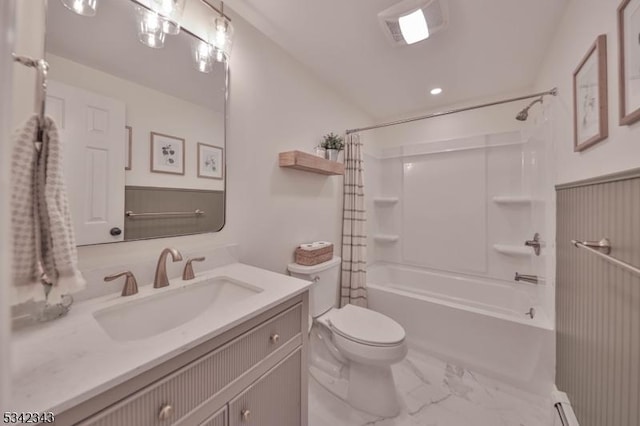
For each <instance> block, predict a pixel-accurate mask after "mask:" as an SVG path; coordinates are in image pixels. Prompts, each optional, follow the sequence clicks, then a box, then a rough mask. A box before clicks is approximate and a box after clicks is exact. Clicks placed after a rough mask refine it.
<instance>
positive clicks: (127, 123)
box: [45, 0, 228, 245]
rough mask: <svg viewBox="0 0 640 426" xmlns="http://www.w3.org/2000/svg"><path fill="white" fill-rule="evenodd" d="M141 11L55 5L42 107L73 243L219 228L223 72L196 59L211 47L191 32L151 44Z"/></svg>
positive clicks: (124, 4)
mask: <svg viewBox="0 0 640 426" xmlns="http://www.w3.org/2000/svg"><path fill="white" fill-rule="evenodd" d="M141 13H144V9H140V5H139V4H138V3H137V2H134V1H125V0H121V1H112V0H109V1H101V2H100V3H99V8H98V10H97V13H96V15H95V16H93V17H86V16H80V15H78V14H76V13H73V12H72V11H70V10H69V9H67V8H66V7H65V6H64V5H63V4H62V2H61V1H59V0H49V2H48V10H47V26H46V43H45V46H46V47H45V49H46V60H47V61H48V62H49V64H50V70H49V76H48V90H47V100H46V111H47V115H49V116H51V117H52V118H53V119H54V120H55V121H56V123H57V125H58V129H59V132H60V136H61V140H62V141H63V145H64V173H65V180H66V183H67V189H68V192H69V203H70V206H71V210H72V216H73V221H74V228H75V234H76V240H77V244H78V245H89V244H101V243H108V242H116V241H129V240H136V239H144V238H156V237H166V236H175V235H187V234H196V233H205V232H217V231H219V230H221V229H222V227H223V226H224V221H225V174H226V170H225V157H226V152H225V151H226V149H225V148H226V147H225V122H226V120H225V114H226V101H227V90H228V87H227V82H228V68H227V66H226V63H225V62H216V61H212V62H211V63H207V64H203V63H202V62H197V61H196V59H198V58H197V52H198V49H199V46H201V45H202V47H204V46H205V45H204V44H203V43H201V40H199V39H198V38H197V37H196V36H194V35H193V34H191V33H189V32H188V31H186V30H185V29H182V30H181V31H180V32H179V34H177V35H166V36H164V35H163V40H160V39H158V40H155V42H154V41H153V40H151V41H150V40H144V34H143V35H140V34H139V31H140V29H139V27H140V25H141V21H140V14H141ZM141 40H142V42H141ZM160 41H162V43H160V44H162V46H161V47H160V46H159V45H158V44H159V42H160ZM143 42H146V43H147V45H145V44H143ZM154 43H155V45H154V46H153V47H150V46H149V44H152V45H153V44H154ZM207 66H210V67H211V68H210V69H204V68H205V67H207ZM198 68H200V69H198ZM203 71H208V72H203Z"/></svg>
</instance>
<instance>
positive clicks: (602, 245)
mask: <svg viewBox="0 0 640 426" xmlns="http://www.w3.org/2000/svg"><path fill="white" fill-rule="evenodd" d="M571 244H573V245H574V246H576V247H578V248H581V249H585V250H588V251H589V252H591V253H593V254H595V255H596V256H599V257H601V258H603V259H604V260H606V261H607V262H611V263H613V264H614V265H618V266H621V267H622V268H624V269H626V270H628V271H630V272H633V273H634V274H636V275H640V269H639V268H637V267H635V266H633V265H631V264H629V263H627V262H623V261H622V260H619V259H616V258H615V257H611V256H609V253H611V241H610V240H609V239H608V238H603V239H601V240H600V241H577V240H571Z"/></svg>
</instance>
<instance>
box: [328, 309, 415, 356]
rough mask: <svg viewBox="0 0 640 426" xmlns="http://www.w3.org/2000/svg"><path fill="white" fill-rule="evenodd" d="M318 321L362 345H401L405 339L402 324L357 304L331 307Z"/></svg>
mask: <svg viewBox="0 0 640 426" xmlns="http://www.w3.org/2000/svg"><path fill="white" fill-rule="evenodd" d="M318 321H320V322H321V323H324V324H325V325H326V326H328V327H329V328H330V329H331V331H333V332H334V333H335V334H337V335H339V336H341V337H343V338H345V339H347V340H349V341H351V342H355V343H358V344H362V345H367V346H375V347H392V346H398V345H401V344H402V343H403V342H404V339H405V332H404V328H402V326H401V325H400V324H398V323H397V322H395V321H394V320H392V319H391V318H389V317H388V316H386V315H383V314H381V313H379V312H375V311H372V310H370V309H365V308H361V307H359V306H355V305H346V306H345V307H343V308H340V309H331V310H330V311H329V312H327V313H325V314H324V315H322V316H321V317H320V318H318Z"/></svg>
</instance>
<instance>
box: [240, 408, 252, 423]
mask: <svg viewBox="0 0 640 426" xmlns="http://www.w3.org/2000/svg"><path fill="white" fill-rule="evenodd" d="M240 417H242V421H243V422H246V421H247V420H249V417H251V411H250V410H246V409H245V410H242V412H240Z"/></svg>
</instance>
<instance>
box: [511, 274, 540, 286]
mask: <svg viewBox="0 0 640 426" xmlns="http://www.w3.org/2000/svg"><path fill="white" fill-rule="evenodd" d="M514 280H516V281H524V282H525V283H530V284H538V276H537V275H525V274H519V273H517V272H516V276H515V278H514Z"/></svg>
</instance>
